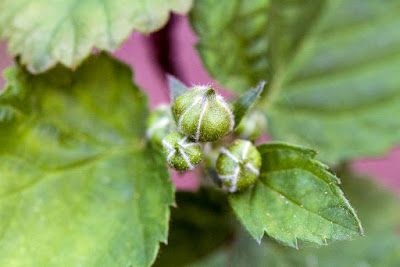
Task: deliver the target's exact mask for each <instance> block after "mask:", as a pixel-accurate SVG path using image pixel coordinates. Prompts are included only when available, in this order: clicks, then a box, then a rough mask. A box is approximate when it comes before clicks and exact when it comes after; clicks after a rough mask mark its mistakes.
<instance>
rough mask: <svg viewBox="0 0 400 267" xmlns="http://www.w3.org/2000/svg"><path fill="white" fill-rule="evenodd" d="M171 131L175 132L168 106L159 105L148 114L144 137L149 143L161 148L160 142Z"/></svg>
mask: <svg viewBox="0 0 400 267" xmlns="http://www.w3.org/2000/svg"><path fill="white" fill-rule="evenodd" d="M172 130H175V121H174V118H173V116H172V111H171V107H170V106H167V105H160V106H158V107H157V108H156V109H155V110H153V111H152V112H151V113H150V115H149V117H148V119H147V132H146V136H147V138H148V139H149V140H150V141H151V142H153V143H154V144H156V145H157V146H159V147H161V146H162V140H163V139H164V138H165V137H166V136H167V135H168V134H169V133H170V132H171V131H172Z"/></svg>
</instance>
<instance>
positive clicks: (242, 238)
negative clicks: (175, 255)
mask: <svg viewBox="0 0 400 267" xmlns="http://www.w3.org/2000/svg"><path fill="white" fill-rule="evenodd" d="M341 175H344V177H343V184H344V188H345V189H346V190H345V191H346V195H348V196H349V198H350V200H351V202H352V204H353V205H354V206H355V208H356V209H357V211H358V214H359V216H360V218H361V219H362V221H363V224H364V226H365V231H366V236H365V237H363V238H358V239H355V240H352V241H348V242H340V243H334V244H331V245H329V246H328V247H321V248H304V249H302V250H300V251H294V250H291V249H288V248H285V247H282V246H280V245H279V244H277V243H276V242H274V241H272V240H270V239H267V238H264V240H263V242H262V243H261V245H258V244H256V243H255V242H254V240H252V239H251V237H250V236H249V235H248V234H246V233H243V232H242V231H240V232H239V233H238V236H237V238H236V240H235V242H234V243H233V244H232V245H231V247H225V248H223V249H220V250H218V251H217V252H215V253H214V254H212V255H210V256H208V257H206V258H205V259H203V260H200V261H198V262H196V264H193V265H191V266H218V267H223V266H232V267H233V266H254V267H258V266H260V267H261V266H293V267H294V266H296V267H297V266H345V267H347V266H349V267H350V266H398V265H399V264H400V254H399V253H398V252H399V251H400V237H399V235H398V233H397V234H396V227H398V225H399V223H400V214H399V213H398V210H399V209H400V205H399V204H400V203H399V200H398V198H396V197H394V196H393V195H391V194H389V192H387V191H386V190H383V189H382V188H380V187H379V186H378V185H376V184H375V183H374V182H372V181H370V180H367V179H360V178H358V177H357V178H354V177H352V176H353V174H350V173H348V172H346V173H341Z"/></svg>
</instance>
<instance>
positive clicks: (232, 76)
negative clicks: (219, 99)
mask: <svg viewBox="0 0 400 267" xmlns="http://www.w3.org/2000/svg"><path fill="white" fill-rule="evenodd" d="M268 3H269V0H252V1H246V0H231V1H219V0H201V1H195V5H194V7H193V10H192V12H191V14H190V19H191V23H192V27H193V29H194V30H195V32H196V34H197V36H198V37H199V42H198V43H197V45H196V46H197V49H198V51H199V53H200V56H201V58H202V60H203V64H204V66H205V67H206V69H207V70H208V72H209V74H210V75H211V76H212V77H213V78H216V79H217V80H218V82H219V83H220V84H221V85H222V86H224V87H226V88H228V89H231V90H235V91H237V92H245V91H246V90H248V89H249V88H251V87H253V86H254V85H256V84H257V83H258V82H259V81H262V80H264V81H267V82H269V80H270V79H269V77H270V76H269V74H268V69H269V68H268V61H267V55H266V53H265V52H266V49H267V46H268V42H267V31H266V30H265V29H266V26H267V22H268V19H267V18H268V15H267V14H268V5H269V4H268Z"/></svg>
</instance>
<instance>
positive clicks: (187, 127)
mask: <svg viewBox="0 0 400 267" xmlns="http://www.w3.org/2000/svg"><path fill="white" fill-rule="evenodd" d="M174 115H175V118H176V121H177V123H178V129H179V131H181V132H182V133H184V134H185V135H187V136H188V137H190V138H192V139H194V140H195V141H201V142H214V141H217V140H219V139H221V138H222V137H224V136H225V135H227V134H228V133H230V132H231V131H232V130H233V126H234V123H235V122H234V116H233V113H232V110H231V108H230V106H229V104H228V103H227V102H226V101H225V100H224V99H223V98H222V96H220V95H218V94H217V93H216V92H215V91H214V89H213V88H212V86H195V87H193V88H191V89H190V90H189V91H188V92H186V93H185V94H183V95H181V96H180V97H178V98H177V99H176V101H175V103H174Z"/></svg>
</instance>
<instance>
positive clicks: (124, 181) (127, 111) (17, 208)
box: [0, 54, 174, 266]
mask: <svg viewBox="0 0 400 267" xmlns="http://www.w3.org/2000/svg"><path fill="white" fill-rule="evenodd" d="M6 78H7V79H8V85H7V86H6V88H5V90H4V91H2V93H1V94H0V114H1V115H0V129H1V137H0V218H1V220H0V233H1V235H0V265H1V266H78V265H79V266H149V265H150V264H151V263H152V262H153V261H154V259H155V257H156V254H157V251H158V247H159V242H160V241H163V242H166V240H167V231H168V220H169V206H170V205H171V204H173V203H174V187H173V185H172V183H171V181H170V176H169V173H168V170H167V168H166V166H165V161H164V158H163V157H162V156H161V155H160V154H159V153H158V152H156V151H153V150H150V149H149V148H147V147H146V143H145V141H144V138H143V137H144V131H145V122H144V121H145V118H146V116H147V112H148V110H147V101H146V97H145V95H144V94H143V93H142V92H141V91H140V90H139V89H138V88H137V86H136V85H134V84H133V83H132V73H131V71H130V69H129V68H128V67H127V66H125V65H123V64H121V63H119V62H117V61H116V60H114V59H112V58H110V57H109V56H107V55H104V54H101V55H97V56H93V57H91V58H90V59H89V60H87V61H85V63H84V64H83V65H82V66H81V67H79V68H78V69H77V70H76V71H75V72H71V71H69V70H66V69H65V68H61V67H58V68H56V69H54V70H52V71H51V72H48V73H46V74H43V75H39V76H33V75H30V74H28V73H26V72H25V71H24V70H23V69H21V68H19V67H15V68H12V69H8V71H7V72H6Z"/></svg>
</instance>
